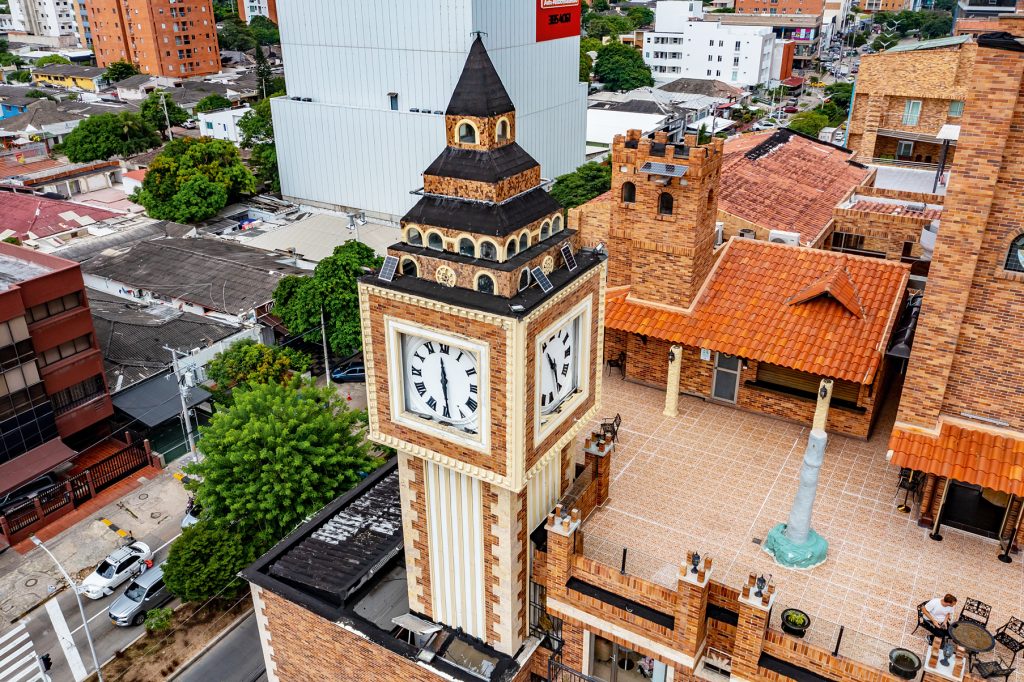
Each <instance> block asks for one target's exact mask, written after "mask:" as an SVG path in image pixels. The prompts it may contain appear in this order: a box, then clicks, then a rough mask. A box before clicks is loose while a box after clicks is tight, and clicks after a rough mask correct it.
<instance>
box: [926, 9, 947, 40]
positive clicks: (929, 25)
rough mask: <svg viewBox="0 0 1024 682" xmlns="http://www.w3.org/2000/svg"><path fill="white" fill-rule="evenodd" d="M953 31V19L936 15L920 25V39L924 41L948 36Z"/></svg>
mask: <svg viewBox="0 0 1024 682" xmlns="http://www.w3.org/2000/svg"><path fill="white" fill-rule="evenodd" d="M952 31H953V17H951V16H949V15H948V14H946V15H943V14H939V13H936V14H935V15H934V16H931V17H929V18H928V19H927V20H926V21H925V22H924V23H923V24H922V25H921V37H922V38H925V39H931V38H941V37H943V36H948V35H949V34H950V33H952Z"/></svg>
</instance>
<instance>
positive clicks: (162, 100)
mask: <svg viewBox="0 0 1024 682" xmlns="http://www.w3.org/2000/svg"><path fill="white" fill-rule="evenodd" d="M160 103H161V104H163V105H164V121H166V122H167V139H168V141H170V140H173V139H174V133H172V132H171V117H170V116H169V115H168V114H167V93H165V92H164V91H163V90H161V91H160Z"/></svg>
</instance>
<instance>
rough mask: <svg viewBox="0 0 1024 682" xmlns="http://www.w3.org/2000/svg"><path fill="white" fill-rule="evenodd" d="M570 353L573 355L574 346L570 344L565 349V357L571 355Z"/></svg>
mask: <svg viewBox="0 0 1024 682" xmlns="http://www.w3.org/2000/svg"><path fill="white" fill-rule="evenodd" d="M570 355H572V346H568V347H566V349H565V357H569V356H570Z"/></svg>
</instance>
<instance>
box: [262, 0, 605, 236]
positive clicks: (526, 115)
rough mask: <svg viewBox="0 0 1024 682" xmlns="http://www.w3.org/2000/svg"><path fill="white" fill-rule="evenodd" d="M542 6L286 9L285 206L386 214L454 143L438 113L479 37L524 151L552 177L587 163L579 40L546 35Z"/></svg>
mask: <svg viewBox="0 0 1024 682" xmlns="http://www.w3.org/2000/svg"><path fill="white" fill-rule="evenodd" d="M538 11H540V10H538V9H537V3H536V2H526V1H521V2H509V1H508V0H422V1H419V2H412V3H410V2H406V1H403V0H377V1H376V2H363V3H339V2H337V1H336V0H306V1H305V2H301V3H294V2H293V3H280V5H279V7H278V16H279V17H280V19H281V21H280V28H281V45H282V50H283V54H284V63H285V76H286V78H287V79H288V95H289V97H288V98H283V97H282V98H278V99H275V100H273V103H272V107H273V112H274V130H275V136H276V140H277V147H278V163H279V168H280V171H281V189H282V193H283V194H284V196H285V198H286V199H289V200H292V201H295V202H297V203H304V204H308V205H315V206H321V207H324V208H328V209H335V210H348V209H354V210H362V211H365V212H366V213H368V214H371V215H376V216H379V217H382V218H386V219H389V220H396V219H397V218H400V217H401V216H402V215H403V214H404V213H405V212H406V211H407V210H408V209H410V208H411V207H412V206H413V204H414V203H415V202H416V197H415V195H412V194H410V192H411V191H412V190H415V189H417V188H419V187H422V185H423V182H422V178H421V177H420V175H421V173H422V172H423V170H424V169H425V168H426V167H427V166H429V165H430V163H431V162H432V161H433V160H434V158H435V157H437V155H438V154H439V153H440V152H441V150H442V149H443V148H444V140H445V137H444V117H443V116H442V112H443V111H444V110H445V108H446V107H447V105H448V100H449V99H450V97H451V95H452V91H453V90H454V88H455V83H456V82H457V80H458V78H459V74H460V73H461V71H462V67H463V65H464V63H465V60H466V55H467V54H468V52H469V48H470V45H471V44H472V42H473V39H474V32H475V31H482V32H483V33H484V34H485V35H484V42H485V44H486V47H487V51H488V54H489V55H490V57H491V59H492V60H493V62H494V64H495V67H496V68H497V70H498V72H499V74H500V75H501V78H502V81H503V82H504V84H505V88H506V89H507V90H508V93H509V95H510V96H511V97H512V101H513V102H514V103H515V105H516V110H517V119H516V121H517V126H516V136H517V138H518V141H519V144H520V145H521V146H522V147H523V148H524V149H525V150H526V151H528V152H529V153H530V154H531V155H532V156H533V157H534V158H535V159H537V161H538V162H539V163H540V165H541V172H542V173H543V175H544V177H548V178H553V177H555V176H557V175H560V174H563V173H567V172H570V171H572V170H574V169H575V168H576V167H577V166H579V165H580V164H581V163H583V161H584V150H585V137H586V134H585V131H586V113H585V112H586V95H587V86H586V84H583V83H580V82H579V38H578V36H577V37H570V38H561V39H557V40H549V41H543V42H538V41H537V35H536V32H537V24H538V22H537V12H538Z"/></svg>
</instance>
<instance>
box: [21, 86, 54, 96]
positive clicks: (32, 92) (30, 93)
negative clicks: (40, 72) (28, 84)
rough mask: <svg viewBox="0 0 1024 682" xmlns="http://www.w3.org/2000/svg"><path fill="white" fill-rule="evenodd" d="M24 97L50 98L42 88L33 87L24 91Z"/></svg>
mask: <svg viewBox="0 0 1024 682" xmlns="http://www.w3.org/2000/svg"><path fill="white" fill-rule="evenodd" d="M25 97H31V98H32V99H51V98H50V96H49V95H47V94H46V93H45V92H43V91H42V90H36V89H35V88H32V89H31V90H29V91H28V92H26V93H25Z"/></svg>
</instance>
